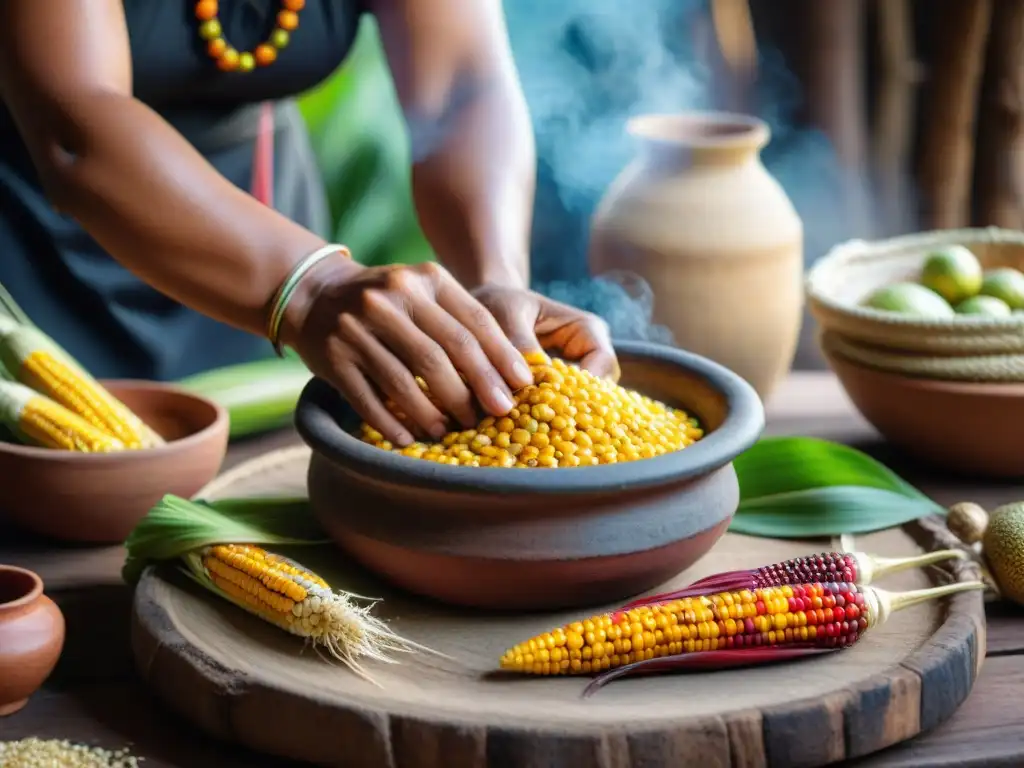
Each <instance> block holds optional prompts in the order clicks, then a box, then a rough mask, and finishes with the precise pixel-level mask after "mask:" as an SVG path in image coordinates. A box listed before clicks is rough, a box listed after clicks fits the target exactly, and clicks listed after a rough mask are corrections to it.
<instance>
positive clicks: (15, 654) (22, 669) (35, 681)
mask: <svg viewBox="0 0 1024 768" xmlns="http://www.w3.org/2000/svg"><path fill="white" fill-rule="evenodd" d="M63 648H64V615H63V614H62V613H61V612H60V609H59V608H58V607H57V605H56V604H55V603H54V602H53V601H52V600H51V599H50V598H48V597H47V596H46V595H44V594H43V581H42V579H40V578H39V576H37V575H36V574H34V573H32V571H26V570H25V569H24V568H15V567H14V566H13V565H0V717H3V716H5V715H12V714H14V713H15V712H17V711H18V710H19V709H21V708H22V707H24V706H25V704H26V703H28V699H29V697H30V696H31V695H32V694H33V693H35V692H36V691H37V690H38V689H39V686H41V685H42V684H43V682H45V680H46V678H47V677H49V676H50V673H51V672H52V671H53V668H54V667H55V666H56V665H57V660H58V659H59V658H60V654H61V651H62V650H63Z"/></svg>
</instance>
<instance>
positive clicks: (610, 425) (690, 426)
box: [361, 356, 704, 468]
mask: <svg viewBox="0 0 1024 768" xmlns="http://www.w3.org/2000/svg"><path fill="white" fill-rule="evenodd" d="M527 359H528V361H529V362H530V363H531V368H532V370H533V375H534V383H533V384H532V385H530V386H528V387H524V388H523V389H521V390H519V391H518V392H516V393H515V396H514V400H515V403H516V407H515V408H514V409H513V410H512V411H511V412H510V413H509V414H508V415H507V416H504V417H502V418H494V417H488V418H486V419H484V420H483V421H482V422H480V424H479V425H478V426H477V428H476V429H469V430H465V431H460V432H450V433H448V434H447V435H445V436H444V437H443V438H442V439H441V441H440V442H437V443H413V444H412V445H410V446H408V447H406V448H396V447H394V446H392V444H391V443H390V442H388V441H387V440H385V439H384V436H383V435H381V433H380V432H378V431H377V430H376V429H373V428H372V427H370V426H369V425H367V424H363V425H362V427H361V439H362V440H363V441H364V442H367V443H369V444H371V445H375V446H377V447H378V448H382V449H384V450H387V451H394V452H397V453H401V454H402V455H404V456H410V457H412V458H416V459H425V460H427V461H433V462H436V463H438V464H452V465H457V466H468V467H552V468H553V467H587V466H594V465H600V464H616V463H619V462H624V461H636V460H638V459H647V458H652V457H654V456H660V455H662V454H665V453H669V452H672V451H678V450H682V449H683V448H685V447H687V446H688V445H692V444H693V443H694V442H696V441H697V440H699V439H700V438H701V437H703V435H704V432H703V430H702V429H701V427H700V425H699V423H698V422H697V420H696V419H694V418H691V417H690V416H689V415H688V414H687V413H686V412H684V411H681V410H678V409H674V408H670V407H669V406H667V405H665V404H664V403H660V402H658V401H656V400H653V399H651V398H649V397H646V396H644V395H641V394H639V393H638V392H634V391H632V390H629V389H625V388H624V387H620V386H619V385H617V384H615V383H614V382H612V381H610V380H607V379H602V378H600V377H597V376H594V375H593V374H591V373H588V372H587V371H584V370H582V369H580V368H578V367H576V366H573V365H569V364H567V363H565V362H564V361H563V360H558V359H555V360H551V359H549V358H547V356H543V357H542V359H538V358H537V357H534V356H528V358H527ZM420 387H421V388H423V389H424V391H425V392H426V391H427V390H426V385H425V384H424V383H423V382H422V381H421V382H420ZM428 395H429V392H428ZM388 405H389V408H391V409H392V410H393V411H394V412H395V413H396V415H397V416H398V417H399V418H400V419H402V420H405V417H404V415H403V414H401V413H400V412H398V411H397V410H396V409H395V407H394V404H393V403H389V404H388Z"/></svg>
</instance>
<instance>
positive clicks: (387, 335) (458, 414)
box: [363, 292, 478, 428]
mask: <svg viewBox="0 0 1024 768" xmlns="http://www.w3.org/2000/svg"><path fill="white" fill-rule="evenodd" d="M363 302H364V307H365V309H366V314H365V320H366V322H368V323H369V324H370V328H371V330H372V331H373V333H374V335H375V336H376V337H377V338H378V339H380V341H382V342H383V343H384V344H385V345H387V347H388V348H389V349H390V350H391V352H392V353H393V354H394V355H396V356H397V357H398V358H399V359H400V360H402V362H404V363H405V365H406V366H407V367H408V368H409V370H411V371H413V372H414V373H416V374H417V375H419V376H421V377H423V380H424V381H426V382H427V387H428V388H429V389H430V393H431V394H432V395H433V396H434V399H436V400H437V402H438V404H439V405H440V406H441V407H442V408H443V409H444V411H445V412H446V413H450V414H451V415H452V416H454V417H455V418H456V419H458V420H459V422H460V423H461V424H462V426H463V427H466V428H469V427H472V426H475V425H476V423H477V422H478V419H477V413H476V407H475V405H474V403H473V393H472V392H471V391H470V389H469V387H468V386H467V385H466V383H465V382H464V381H463V380H462V378H461V377H460V376H459V372H458V371H457V370H456V368H455V366H454V365H453V364H452V361H451V359H449V357H448V353H447V352H446V351H445V349H444V347H443V346H441V345H440V344H439V343H438V342H436V341H434V340H433V339H432V338H430V337H429V336H428V335H427V334H426V333H424V332H423V331H422V330H420V329H419V328H417V327H416V324H415V323H414V322H413V321H412V319H411V318H410V317H409V315H408V311H407V310H405V308H404V307H403V308H401V309H400V308H399V307H396V306H395V305H394V303H392V301H391V300H390V299H389V298H388V297H387V296H386V295H384V294H379V295H378V294H376V293H372V292H367V294H365V295H364V297H363Z"/></svg>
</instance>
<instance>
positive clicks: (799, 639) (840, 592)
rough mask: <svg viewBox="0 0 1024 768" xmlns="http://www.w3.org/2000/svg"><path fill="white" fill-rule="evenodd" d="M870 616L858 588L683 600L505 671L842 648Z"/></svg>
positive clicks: (525, 650)
mask: <svg viewBox="0 0 1024 768" xmlns="http://www.w3.org/2000/svg"><path fill="white" fill-rule="evenodd" d="M871 618H872V617H871V615H870V610H869V605H868V603H867V602H866V601H865V596H864V594H863V593H862V591H861V588H860V587H858V586H857V585H855V584H846V583H826V584H786V585H783V586H778V587H765V588H764V589H756V590H749V589H743V590H736V591H730V592H719V593H716V594H708V595H701V596H696V597H684V598H680V599H678V600H671V601H668V602H665V603H658V604H654V605H649V606H640V607H636V608H630V609H628V610H623V611H619V612H617V613H612V614H605V615H601V616H593V617H591V618H589V619H586V620H585V621H577V622H573V623H571V624H567V625H566V626H564V627H560V628H558V629H555V630H552V631H551V632H545V633H544V634H542V635H539V636H537V637H535V638H532V639H531V640H528V641H527V642H525V643H520V644H519V645H516V646H514V647H513V648H510V649H509V650H508V651H506V652H505V654H504V655H503V656H502V657H501V662H500V663H501V667H502V668H503V669H506V670H510V671H516V672H523V673H526V674H535V675H586V674H597V673H600V672H604V671H606V670H608V669H614V668H617V667H620V666H625V665H627V664H633V663H636V662H640V661H646V660H649V659H654V658H660V657H663V656H677V655H679V654H686V653H697V652H701V651H718V650H734V649H735V650H736V651H742V649H752V648H758V647H762V646H766V647H774V646H791V647H796V646H804V647H814V648H843V647H846V646H847V645H852V644H853V643H855V642H856V641H857V638H858V636H859V635H860V634H861V633H863V632H865V631H867V629H868V627H869V625H870V621H871Z"/></svg>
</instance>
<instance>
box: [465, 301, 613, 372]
mask: <svg viewBox="0 0 1024 768" xmlns="http://www.w3.org/2000/svg"><path fill="white" fill-rule="evenodd" d="M472 294H473V296H474V297H476V299H477V301H479V302H480V303H481V304H483V305H484V306H485V307H487V309H488V310H490V312H491V314H492V315H494V319H495V320H497V321H498V325H500V326H501V329H502V330H503V331H504V332H505V334H506V335H507V336H508V338H509V340H510V341H511V342H512V344H513V345H514V346H515V347H516V348H517V349H518V350H519V351H520V352H522V353H524V354H525V353H528V352H538V351H540V350H542V349H548V350H557V351H558V352H559V353H560V355H559V356H560V357H563V358H565V359H566V360H568V361H573V362H578V363H579V365H580V366H581V367H582V368H584V369H585V370H587V371H590V372H591V373H593V374H594V375H596V376H604V377H607V378H610V379H612V380H613V381H614V380H617V379H618V378H619V363H618V360H617V359H616V357H615V350H614V349H613V348H612V340H611V333H610V332H609V330H608V324H607V323H605V322H604V320H602V319H601V318H599V317H598V316H597V315H593V314H591V313H589V312H584V311H583V310H581V309H576V308H575V307H570V306H569V305H567V304H562V303H560V302H557V301H554V300H552V299H549V298H546V297H545V296H541V295H540V294H539V293H534V292H533V291H528V290H525V289H522V288H510V287H506V286H498V285H484V286H481V287H479V288H477V289H475V290H473V291H472Z"/></svg>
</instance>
